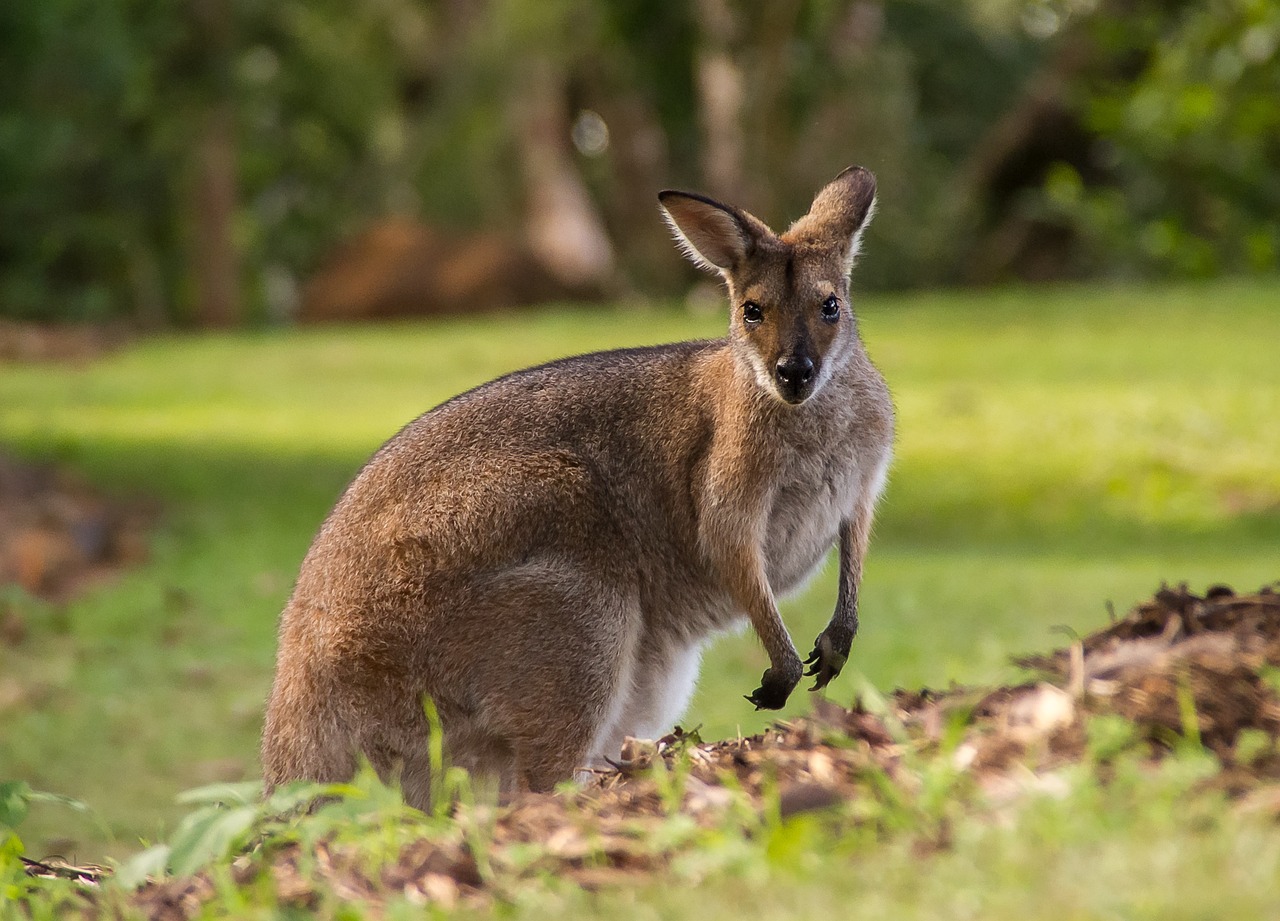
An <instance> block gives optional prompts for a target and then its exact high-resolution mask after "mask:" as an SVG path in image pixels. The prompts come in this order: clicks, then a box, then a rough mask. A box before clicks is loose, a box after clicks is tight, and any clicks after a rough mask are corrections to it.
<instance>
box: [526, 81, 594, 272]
mask: <svg viewBox="0 0 1280 921" xmlns="http://www.w3.org/2000/svg"><path fill="white" fill-rule="evenodd" d="M528 65H529V66H528V67H527V69H526V71H525V73H524V74H523V75H522V76H523V79H522V81H521V83H522V92H521V93H520V97H519V98H520V102H521V110H520V111H519V112H518V113H517V114H516V122H517V131H518V132H519V135H520V161H521V163H520V165H521V168H522V171H523V174H524V180H525V188H526V190H527V194H528V201H527V202H526V217H525V234H526V237H527V240H528V245H529V248H530V250H531V251H532V252H533V254H534V256H535V257H537V259H538V260H539V262H541V263H542V264H543V265H544V266H545V267H546V268H547V269H548V271H550V272H551V274H552V275H553V276H554V277H555V278H556V279H557V280H558V281H560V282H561V283H563V284H565V285H567V286H569V287H570V288H573V289H576V290H580V291H590V290H600V289H602V288H606V287H608V286H609V285H611V284H612V282H613V280H614V278H613V276H614V252H613V245H612V244H611V243H610V242H609V235H608V232H607V231H606V230H605V226H604V221H603V220H602V219H601V218H600V215H599V213H598V212H597V210H596V207H595V204H594V203H593V202H592V200H591V195H590V193H589V192H588V191H587V187H586V184H585V183H584V182H583V181H582V176H581V175H579V173H578V169H577V167H576V166H575V164H574V162H573V156H572V154H571V153H570V150H569V112H568V106H567V104H566V100H565V77H564V74H563V73H562V72H561V71H560V69H559V68H558V67H557V66H556V65H554V64H553V63H552V62H550V61H547V60H545V59H541V60H532V61H529V62H528Z"/></svg>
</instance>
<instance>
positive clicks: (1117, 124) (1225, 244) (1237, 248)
mask: <svg viewBox="0 0 1280 921" xmlns="http://www.w3.org/2000/svg"><path fill="white" fill-rule="evenodd" d="M1089 28H1090V31H1091V34H1092V36H1093V39H1094V41H1095V43H1096V46H1097V48H1098V52H1099V55H1100V57H1101V59H1102V60H1104V61H1109V62H1111V66H1110V68H1109V69H1107V70H1106V71H1104V72H1103V73H1101V74H1099V75H1097V76H1095V77H1094V78H1093V79H1092V80H1090V81H1088V82H1085V83H1084V84H1083V85H1081V86H1080V87H1078V89H1077V97H1078V98H1079V100H1080V102H1079V106H1080V109H1081V111H1082V113H1083V116H1084V119H1085V122H1086V125H1087V127H1088V128H1089V129H1091V130H1092V131H1093V132H1095V133H1096V134H1097V135H1098V136H1099V137H1100V138H1101V141H1100V143H1099V145H1098V159H1099V161H1100V162H1099V163H1098V166H1099V167H1100V168H1101V169H1102V170H1103V175H1105V176H1107V177H1108V178H1107V181H1105V182H1085V181H1084V180H1083V179H1082V178H1081V176H1080V174H1079V173H1077V172H1076V171H1075V170H1073V169H1071V168H1070V167H1067V166H1060V167H1059V168H1058V169H1057V170H1055V171H1054V172H1053V173H1052V174H1051V175H1050V177H1049V180H1048V184H1047V188H1046V193H1047V196H1048V200H1049V202H1050V205H1051V208H1052V209H1053V210H1056V211H1057V212H1058V213H1060V214H1062V215H1064V216H1066V218H1067V219H1068V220H1070V221H1072V222H1073V223H1075V224H1076V225H1077V226H1078V227H1080V228H1081V229H1082V230H1083V231H1084V233H1085V234H1086V240H1087V244H1088V249H1087V256H1086V258H1087V259H1089V260H1090V266H1091V267H1092V268H1094V269H1102V270H1104V271H1112V272H1117V271H1119V272H1124V271H1127V272H1130V273H1141V274H1147V275H1173V276H1183V277H1207V276H1213V275H1219V274H1221V273H1223V272H1273V271H1275V270H1276V269H1277V268H1278V267H1280V217H1277V215H1280V178H1278V177H1280V170H1278V169H1277V167H1278V166H1280V107H1278V106H1277V105H1276V99H1277V98H1280V5H1277V4H1276V3H1275V2H1273V0H1212V2H1204V3H1202V2H1185V3H1173V4H1170V3H1165V2H1158V0H1152V2H1141V3H1136V4H1133V5H1132V8H1131V9H1130V11H1129V12H1128V14H1127V15H1125V16H1123V17H1115V16H1109V15H1103V14H1099V15H1097V16H1095V17H1093V19H1092V20H1091V21H1090V23H1089Z"/></svg>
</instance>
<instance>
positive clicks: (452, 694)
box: [263, 169, 893, 806]
mask: <svg viewBox="0 0 1280 921" xmlns="http://www.w3.org/2000/svg"><path fill="white" fill-rule="evenodd" d="M874 189H875V183H874V180H873V178H872V177H871V174H870V173H868V172H866V171H865V170H861V169H851V170H847V171H845V172H844V173H842V174H841V175H840V176H839V177H838V178H837V179H836V180H835V181H834V182H832V183H831V185H829V186H828V187H827V188H826V189H824V190H823V191H822V192H820V193H819V195H818V197H817V198H816V199H815V201H814V206H813V208H812V209H811V210H810V212H809V214H808V215H806V216H805V217H804V218H802V219H801V220H800V221H798V222H797V223H796V224H795V225H794V226H793V227H792V228H791V230H789V231H788V232H787V233H785V234H782V235H781V236H777V235H775V234H773V233H772V232H771V231H770V230H769V229H768V228H767V227H765V225H764V224H763V223H761V222H760V221H759V220H757V219H756V218H754V217H752V216H751V215H749V214H746V213H745V212H742V211H739V210H736V209H733V208H729V207H727V206H724V205H720V204H718V203H716V202H712V201H710V200H709V199H704V198H701V197H698V196H693V195H688V194H686V193H678V192H664V193H663V194H662V195H661V201H662V204H663V208H664V212H665V214H666V216H667V217H668V219H669V221H670V222H671V224H672V226H673V229H675V231H676V233H677V236H678V238H679V239H680V240H681V242H682V243H683V244H684V245H685V246H686V247H687V249H688V250H689V251H690V254H691V255H692V257H693V258H694V259H695V261H698V262H700V263H703V264H710V265H712V266H714V267H715V268H716V269H717V270H718V271H720V272H721V274H722V275H723V276H724V278H725V280H726V282H727V283H728V289H729V298H730V303H731V307H732V311H733V314H732V317H733V318H732V321H731V323H730V330H729V335H728V337H727V338H725V339H723V340H717V341H709V342H687V343H677V344H672V345H668V346H658V347H654V348H646V349H628V350H622V351H616V352H606V353H602V354H597V355H586V356H580V357H577V358H570V359H565V360H562V361H558V362H554V363H552V364H549V365H545V366H543V367H539V368H532V369H529V370H526V371H521V372H518V373H515V374H512V375H509V376H507V377H504V378H500V379H499V380H496V381H493V382H491V383H489V384H486V385H484V386H482V387H479V388H477V389H475V390H472V391H470V392H468V393H465V394H462V395H461V396H459V397H456V398H455V399H453V400H451V401H449V402H447V403H445V404H443V405H442V406H439V407H437V408H436V409H434V410H432V411H430V412H428V413H426V414H425V415H423V416H421V417H420V418H418V419H417V420H415V421H414V422H412V423H410V424H409V425H408V426H406V427H405V429H404V430H403V431H401V432H400V433H399V434H398V435H396V436H395V437H394V438H392V439H391V440H390V441H389V442H387V444H386V445H384V446H383V447H382V449H381V450H379V451H378V453H377V454H376V455H374V457H373V458H372V460H370V461H369V463H368V464H367V465H366V466H365V468H364V469H363V470H362V471H361V472H360V474H359V475H358V476H357V477H356V479H355V480H354V482H352V484H351V485H350V486H349V487H348V489H347V491H346V493H345V494H344V495H343V496H342V498H341V499H340V500H339V502H338V504H337V506H336V507H335V508H334V510H333V512H332V513H331V514H330V515H329V518H328V519H327V520H326V521H325V523H324V526H323V527H322V529H321V531H320V534H319V535H318V536H317V538H316V540H315V542H314V544H313V545H312V547H311V550H310V552H309V553H308V554H307V557H306V559H305V560H304V561H303V564H302V570H301V573H300V575H299V577H298V582H297V585H296V587H295V589H294V592H293V595H292V597H291V598H290V600H289V602H288V605H287V606H286V607H285V610H284V613H283V615H282V617H281V623H280V649H279V658H278V663H277V670H276V678H275V684H274V687H273V688H272V693H271V700H270V703H269V706H268V711H267V721H266V729H265V734H264V740H263V766H264V770H265V774H266V781H267V785H268V787H269V788H270V787H272V786H274V785H277V784H280V783H283V782H285V781H289V780H293V779H298V778H309V779H314V780H339V779H344V778H347V777H349V776H350V775H351V773H352V771H353V770H354V767H355V763H356V759H357V758H358V757H359V756H360V755H361V754H363V755H364V756H366V757H368V758H369V759H370V761H371V762H372V763H373V765H374V766H375V767H376V768H377V769H378V770H379V772H380V773H382V774H383V775H384V776H392V775H398V776H399V778H400V780H401V783H402V784H403V787H404V793H405V797H406V799H407V800H408V801H409V802H410V803H412V804H414V805H418V806H425V805H427V803H428V801H429V789H430V778H429V765H428V756H427V750H428V746H427V736H428V731H429V730H428V724H427V721H426V718H425V717H424V713H423V698H424V696H430V697H431V698H432V699H433V700H434V701H435V704H436V707H437V708H438V711H439V714H440V720H441V725H442V727H443V730H444V734H445V742H446V745H447V750H448V753H449V757H450V758H451V759H452V760H453V762H454V763H457V764H460V765H462V766H464V767H467V768H470V769H472V770H473V771H476V772H479V773H482V774H488V775H493V776H496V777H498V778H499V779H500V782H501V784H502V786H503V787H504V788H505V789H508V790H514V789H518V788H528V789H533V790H545V789H547V788H549V787H550V786H552V785H554V784H555V783H556V782H557V781H560V780H563V779H566V778H569V777H571V776H572V775H573V774H574V772H575V770H579V769H581V768H583V767H585V766H588V765H590V764H592V763H594V762H598V761H600V760H601V759H602V758H603V757H604V756H608V755H613V754H616V753H617V751H618V746H619V744H620V743H621V741H622V738H623V736H625V735H640V734H653V733H656V732H660V731H664V730H666V729H668V728H669V727H670V725H671V723H672V721H674V720H675V719H676V718H677V717H678V716H679V711H680V709H681V708H682V707H683V705H684V703H685V702H686V701H687V699H688V695H689V693H690V692H691V690H692V683H693V680H694V678H695V676H696V668H697V659H698V655H699V654H700V650H701V648H702V646H703V644H704V643H705V642H706V641H707V640H708V639H709V638H710V637H711V636H712V635H714V634H715V633H717V632H719V631H722V630H725V629H728V628H731V627H733V626H735V625H736V624H738V623H741V622H742V620H743V618H744V617H745V618H747V619H749V620H750V623H751V624H752V625H753V627H754V628H755V631H756V633H757V634H758V635H759V637H760V639H761V641H762V642H763V643H764V646H765V648H766V650H767V651H768V654H769V659H770V662H771V665H770V667H769V669H768V670H767V671H766V672H765V674H764V678H763V681H762V683H761V687H760V688H758V689H757V690H756V691H755V692H754V693H753V694H752V695H751V696H750V698H749V699H750V700H752V702H754V703H755V704H756V705H757V706H758V707H766V708H777V707H781V706H782V705H783V703H785V701H786V699H787V697H788V695H789V694H790V692H791V691H792V690H793V688H794V687H795V685H796V684H797V683H798V682H799V680H800V678H801V673H802V671H803V665H802V663H801V660H800V657H799V655H798V654H797V652H796V649H795V647H794V646H793V644H792V642H791V639H790V637H789V636H788V634H787V631H786V628H785V627H784V626H783V623H782V620H781V618H780V617H779V615H778V610H777V605H776V602H775V593H781V592H786V591H789V590H793V589H795V588H796V587H798V586H799V585H800V583H801V582H802V581H803V580H804V579H805V578H806V577H807V576H808V574H809V573H810V572H811V571H812V570H813V569H814V568H815V567H816V566H817V565H818V564H819V563H820V562H821V560H822V557H823V555H824V554H825V552H826V551H827V549H829V548H830V546H831V545H832V544H833V543H834V542H835V541H837V539H838V540H839V543H840V548H841V550H840V594H839V601H838V603H837V607H836V612H835V614H834V615H833V617H832V619H831V623H830V624H829V625H828V627H827V628H826V629H825V630H824V631H823V633H822V634H821V635H820V636H819V637H818V639H817V641H816V642H815V646H814V651H813V653H812V654H811V656H810V658H809V664H810V665H811V669H810V672H809V673H810V674H814V675H817V677H818V681H817V684H816V685H815V687H818V686H822V685H825V684H826V683H827V682H828V681H829V680H830V679H831V678H832V677H834V676H835V675H836V674H838V673H839V670H840V667H841V666H842V665H843V664H844V661H845V657H846V656H847V655H848V652H849V647H850V643H851V642H852V639H853V636H854V633H855V632H856V630H857V589H858V583H859V580H860V577H861V567H862V558H863V555H864V554H865V552H866V548H867V540H868V534H869V530H870V525H871V517H872V512H873V508H874V504H875V500H876V496H877V493H878V492H879V490H880V487H881V485H882V484H883V480H884V475H885V470H886V468H887V465H888V461H889V454H890V450H891V444H892V438H893V410H892V405H891V403H890V399H889V394H888V390H887V389H886V387H885V384H884V381H883V379H882V378H881V376H880V374H879V373H878V372H877V371H876V370H875V368H874V367H873V366H872V364H871V362H870V360H869V359H868V358H867V355H866V353H865V351H864V349H863V346H862V343H861V341H860V339H859V337H858V334H857V328H856V322H855V318H854V316H853V312H852V310H851V309H850V305H849V288H848V272H849V269H850V266H851V264H852V261H853V258H854V254H855V252H856V246H857V237H858V234H859V233H860V232H861V230H862V228H863V227H864V225H865V223H866V220H867V219H868V217H869V213H870V209H871V206H872V204H873V200H874ZM832 296H834V297H835V298H836V300H837V302H838V317H836V318H835V319H831V318H829V317H828V318H824V317H823V316H822V310H823V308H822V305H823V302H824V301H825V300H827V299H828V298H830V297H832ZM747 301H750V302H752V303H753V304H755V305H758V307H759V311H760V315H759V320H758V322H754V323H748V322H747V319H746V318H744V309H743V308H744V304H745V303H746V302H747ZM828 312H830V308H829V307H828ZM754 316H755V315H754V314H752V317H754ZM806 361H807V362H809V363H810V365H811V366H812V373H811V374H810V375H809V380H807V381H801V380H799V377H798V376H797V374H798V372H796V373H792V372H795V371H796V369H798V368H802V367H803V365H804V362H806ZM783 366H785V369H784V370H786V373H789V374H791V380H789V381H788V380H783V379H782V377H780V376H779V375H781V374H783V373H784V371H783V370H779V369H780V367H783ZM801 376H802V375H801Z"/></svg>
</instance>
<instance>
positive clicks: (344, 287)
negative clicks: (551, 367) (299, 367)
mask: <svg viewBox="0 0 1280 921" xmlns="http://www.w3.org/2000/svg"><path fill="white" fill-rule="evenodd" d="M574 293H575V292H573V291H571V290H569V289H567V288H566V287H565V286H564V285H561V284H558V283H556V282H555V281H554V280H553V279H552V278H551V276H550V275H549V274H548V273H547V272H546V270H545V269H543V268H542V266H541V265H539V263H538V262H537V260H536V259H535V258H534V257H533V256H532V255H531V254H530V253H528V252H527V251H526V250H524V249H523V248H521V247H519V246H517V245H515V244H514V243H512V242H510V241H508V240H504V239H502V238H501V237H498V236H495V235H491V234H472V235H469V236H450V235H448V234H446V233H443V232H442V231H439V230H436V229H434V228H431V227H428V226H426V225H424V224H419V223H417V222H414V221H410V220H407V219H405V218H387V219H384V220H382V221H380V222H378V223H376V224H374V225H372V226H370V227H369V228H367V229H366V230H364V231H363V232H362V233H360V234H359V235H357V236H355V237H353V238H351V239H350V240H348V241H346V242H345V243H343V244H342V245H341V246H339V247H338V248H337V249H336V250H335V251H334V252H333V253H332V254H331V255H330V257H329V258H328V260H327V261H326V262H325V264H324V265H323V266H322V267H321V268H320V269H319V270H318V271H317V272H316V274H315V275H314V276H312V277H311V278H310V279H309V280H308V281H307V283H306V285H305V286H304V287H303V292H302V304H301V307H300V309H299V312H298V319H299V321H301V322H303V323H316V322H329V321H338V322H355V321H362V320H380V319H387V318H392V317H415V316H433V315H438V314H462V315H468V316H469V315H472V314H475V313H478V312H481V311H485V310H498V309H503V308H508V307H516V306H523V305H526V304H534V303H539V302H541V301H546V300H552V299H555V298H560V297H569V296H572V295H573V294H574ZM578 293H581V292H578Z"/></svg>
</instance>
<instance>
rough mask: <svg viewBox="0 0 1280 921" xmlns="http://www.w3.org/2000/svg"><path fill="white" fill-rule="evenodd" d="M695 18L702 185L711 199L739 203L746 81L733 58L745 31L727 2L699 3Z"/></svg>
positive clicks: (726, 0)
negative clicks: (742, 31) (719, 198)
mask: <svg viewBox="0 0 1280 921" xmlns="http://www.w3.org/2000/svg"><path fill="white" fill-rule="evenodd" d="M696 13H697V17H698V31H699V45H698V51H697V56H696V58H695V65H694V66H695V68H696V71H697V72H696V75H695V76H696V82H697V92H698V116H699V119H700V128H701V132H702V163H701V166H702V179H703V182H705V183H706V186H707V190H708V191H709V192H711V194H713V195H716V196H720V197H722V198H725V199H728V200H729V201H730V202H734V203H738V202H741V200H742V197H743V193H744V191H745V188H744V187H745V185H746V183H745V181H744V176H745V171H744V168H743V164H744V162H745V155H746V138H745V134H744V131H743V124H742V112H743V101H744V99H745V97H746V79H745V77H744V76H743V73H742V68H741V67H740V66H739V65H738V62H737V60H736V59H735V54H734V50H735V47H736V45H737V42H738V38H739V32H740V31H741V27H740V25H739V23H738V22H737V17H736V16H735V14H734V11H733V9H732V8H731V7H730V4H729V0H697V3H696Z"/></svg>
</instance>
